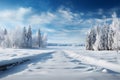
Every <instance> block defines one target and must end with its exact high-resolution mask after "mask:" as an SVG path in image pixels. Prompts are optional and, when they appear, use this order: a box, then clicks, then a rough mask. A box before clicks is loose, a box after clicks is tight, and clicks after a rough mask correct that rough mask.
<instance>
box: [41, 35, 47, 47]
mask: <svg viewBox="0 0 120 80" xmlns="http://www.w3.org/2000/svg"><path fill="white" fill-rule="evenodd" d="M46 46H47V34H43V36H42V47H43V48H46Z"/></svg>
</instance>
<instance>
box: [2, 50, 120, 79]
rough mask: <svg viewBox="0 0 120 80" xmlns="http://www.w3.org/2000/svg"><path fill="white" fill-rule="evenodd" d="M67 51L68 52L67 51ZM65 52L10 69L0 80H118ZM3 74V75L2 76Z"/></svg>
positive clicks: (95, 66) (56, 52) (115, 76)
mask: <svg viewBox="0 0 120 80" xmlns="http://www.w3.org/2000/svg"><path fill="white" fill-rule="evenodd" d="M67 51H68V50H67ZM70 54H71V51H70V53H69V54H68V52H66V50H64V49H61V50H56V51H55V53H52V54H50V55H46V57H42V58H40V59H36V60H35V61H32V62H28V63H26V64H22V65H19V66H17V67H16V68H14V69H10V70H8V71H6V72H4V73H2V74H0V76H4V77H2V78H1V79H0V80H80V79H81V80H83V79H84V80H119V79H120V75H119V74H116V73H115V74H112V73H108V72H106V71H104V70H103V67H99V66H98V65H91V64H87V63H85V62H83V61H81V60H77V59H76V58H75V57H73V56H71V57H70ZM4 74H5V75H4Z"/></svg>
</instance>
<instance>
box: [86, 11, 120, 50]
mask: <svg viewBox="0 0 120 80" xmlns="http://www.w3.org/2000/svg"><path fill="white" fill-rule="evenodd" d="M86 49H87V50H116V49H120V20H119V18H117V15H116V13H114V14H113V15H112V22H111V23H110V24H108V23H107V22H106V20H105V21H104V23H103V24H101V25H100V24H98V25H96V26H94V27H93V28H91V29H90V31H89V32H88V34H87V37H86Z"/></svg>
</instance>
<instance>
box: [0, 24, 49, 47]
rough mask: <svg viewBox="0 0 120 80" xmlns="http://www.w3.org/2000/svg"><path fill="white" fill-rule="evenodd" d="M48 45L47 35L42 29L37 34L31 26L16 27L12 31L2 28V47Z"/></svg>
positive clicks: (0, 39)
mask: <svg viewBox="0 0 120 80" xmlns="http://www.w3.org/2000/svg"><path fill="white" fill-rule="evenodd" d="M46 45H47V35H45V34H41V31H40V29H38V30H37V31H36V35H33V34H32V29H31V26H29V27H28V29H27V28H26V27H23V28H22V29H21V28H19V27H16V28H15V29H12V30H11V31H8V30H7V29H6V28H5V29H0V47H2V48H33V47H36V48H44V47H46Z"/></svg>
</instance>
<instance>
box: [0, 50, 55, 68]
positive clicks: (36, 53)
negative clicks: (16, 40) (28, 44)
mask: <svg viewBox="0 0 120 80" xmlns="http://www.w3.org/2000/svg"><path fill="white" fill-rule="evenodd" d="M0 52H1V53H0V57H1V58H0V69H2V68H3V67H6V66H14V65H16V64H21V63H23V62H26V61H29V60H32V59H38V58H41V57H42V56H46V55H48V54H51V53H53V52H54V50H37V49H36V50H30V49H28V50H27V49H26V50H25V49H0Z"/></svg>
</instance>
